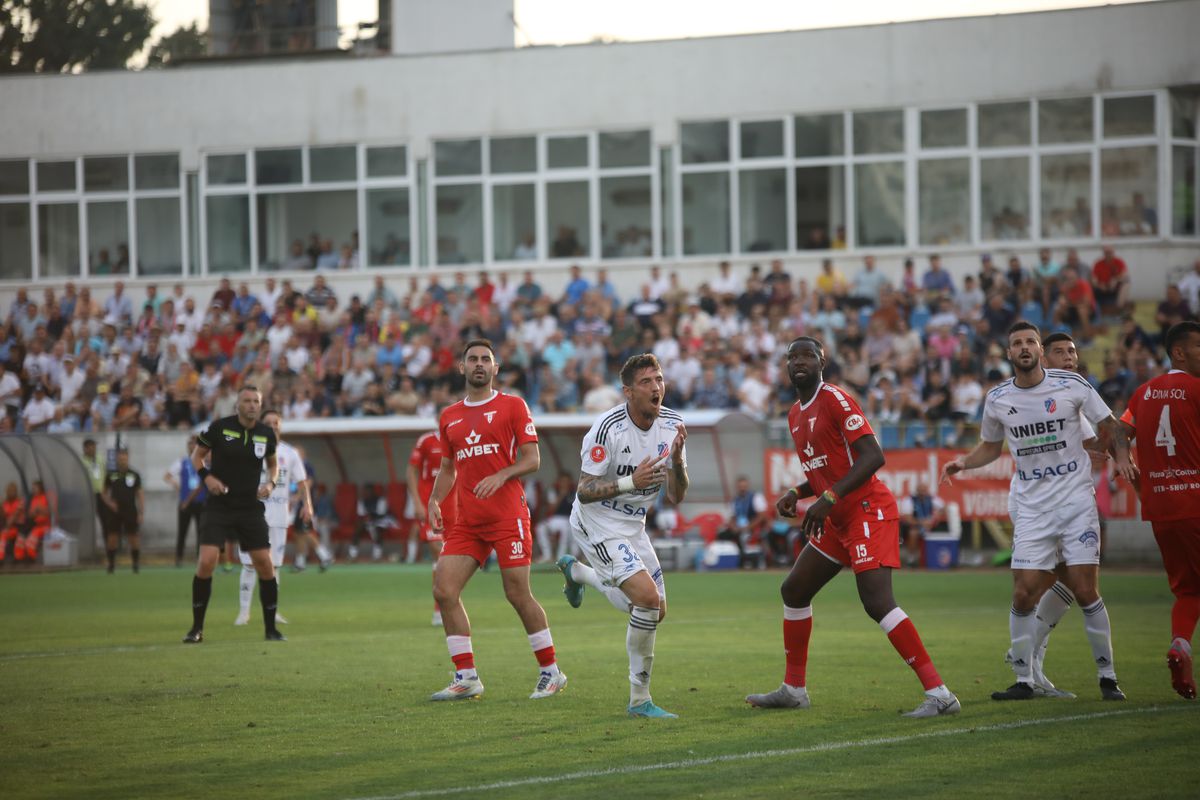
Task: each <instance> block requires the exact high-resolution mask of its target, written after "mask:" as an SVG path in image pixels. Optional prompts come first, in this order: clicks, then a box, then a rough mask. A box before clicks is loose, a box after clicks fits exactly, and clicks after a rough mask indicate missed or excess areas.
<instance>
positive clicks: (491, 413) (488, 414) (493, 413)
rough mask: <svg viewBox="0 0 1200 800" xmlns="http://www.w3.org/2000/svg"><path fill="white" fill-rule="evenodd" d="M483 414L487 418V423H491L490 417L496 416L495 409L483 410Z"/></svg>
mask: <svg viewBox="0 0 1200 800" xmlns="http://www.w3.org/2000/svg"><path fill="white" fill-rule="evenodd" d="M483 416H484V417H486V418H487V421H488V425H491V424H492V417H494V416H496V412H495V411H485V412H483Z"/></svg>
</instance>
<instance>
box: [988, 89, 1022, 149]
mask: <svg viewBox="0 0 1200 800" xmlns="http://www.w3.org/2000/svg"><path fill="white" fill-rule="evenodd" d="M976 126H977V130H978V137H979V146H980V147H1028V146H1029V143H1030V132H1029V131H1030V129H1029V101H1028V100H1020V101H1017V102H1011V103H980V104H979V106H978V107H977V109H976Z"/></svg>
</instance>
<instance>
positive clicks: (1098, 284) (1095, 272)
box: [1091, 245, 1132, 314]
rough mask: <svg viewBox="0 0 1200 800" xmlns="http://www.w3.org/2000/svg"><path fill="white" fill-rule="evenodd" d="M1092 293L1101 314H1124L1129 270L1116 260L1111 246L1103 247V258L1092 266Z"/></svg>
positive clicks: (1127, 293)
mask: <svg viewBox="0 0 1200 800" xmlns="http://www.w3.org/2000/svg"><path fill="white" fill-rule="evenodd" d="M1091 284H1092V293H1093V294H1094V295H1095V297H1096V305H1097V307H1098V309H1099V311H1100V313H1101V314H1125V313H1128V312H1130V311H1131V310H1132V306H1131V305H1130V303H1129V269H1128V267H1126V266H1125V262H1124V261H1123V260H1122V259H1120V258H1117V256H1116V253H1115V252H1114V251H1113V248H1112V245H1105V246H1104V256H1103V257H1102V258H1100V259H1098V260H1097V261H1096V263H1095V264H1093V265H1092V280H1091Z"/></svg>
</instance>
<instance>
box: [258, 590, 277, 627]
mask: <svg viewBox="0 0 1200 800" xmlns="http://www.w3.org/2000/svg"><path fill="white" fill-rule="evenodd" d="M258 599H259V601H260V602H261V603H262V611H263V627H265V628H266V631H267V633H271V632H272V631H274V630H275V609H276V608H277V607H278V606H279V583H278V582H277V581H276V579H275V578H267V579H262V578H260V579H259V581H258Z"/></svg>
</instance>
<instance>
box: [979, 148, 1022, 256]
mask: <svg viewBox="0 0 1200 800" xmlns="http://www.w3.org/2000/svg"><path fill="white" fill-rule="evenodd" d="M1029 197H1030V195H1029V156H1007V157H1003V156H1002V157H996V158H980V159H979V238H980V241H983V242H1005V241H1023V240H1026V239H1029V238H1030V229H1029V208H1030V206H1029Z"/></svg>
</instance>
